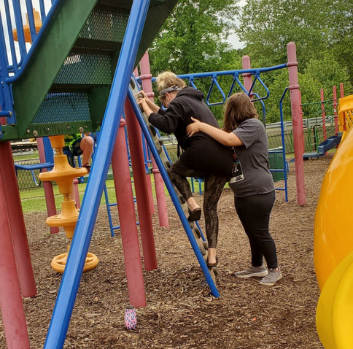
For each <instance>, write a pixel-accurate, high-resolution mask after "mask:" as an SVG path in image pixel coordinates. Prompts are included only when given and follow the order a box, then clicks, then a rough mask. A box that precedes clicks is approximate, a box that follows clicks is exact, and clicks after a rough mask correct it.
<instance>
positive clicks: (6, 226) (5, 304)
mask: <svg viewBox="0 0 353 349" xmlns="http://www.w3.org/2000/svg"><path fill="white" fill-rule="evenodd" d="M7 143H8V144H9V142H6V143H0V144H1V152H0V154H1V157H2V162H1V166H0V168H2V167H3V166H4V161H3V150H4V149H3V148H4V145H5V146H6V145H7ZM7 186H8V184H7V178H6V177H4V174H3V172H2V171H1V172H0V212H1V214H0V227H1V228H0V256H1V263H0V280H1V281H0V309H1V315H2V321H3V324H4V331H5V336H6V342H7V348H8V349H18V348H23V349H30V345H29V339H28V333H27V326H26V318H25V314H24V310H23V305H22V297H21V290H20V284H19V281H18V277H17V270H16V262H15V255H14V250H13V246H12V241H11V236H10V222H9V219H8V212H9V207H8V205H7V201H6V196H7V195H6V190H5V187H7Z"/></svg>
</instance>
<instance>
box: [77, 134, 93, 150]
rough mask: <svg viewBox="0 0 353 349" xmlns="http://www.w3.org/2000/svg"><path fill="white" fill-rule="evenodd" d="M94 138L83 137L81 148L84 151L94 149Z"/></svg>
mask: <svg viewBox="0 0 353 349" xmlns="http://www.w3.org/2000/svg"><path fill="white" fill-rule="evenodd" d="M93 144H94V139H93V138H92V137H91V136H85V137H83V138H82V139H81V143H80V148H81V149H82V151H83V150H84V149H86V148H87V149H93Z"/></svg>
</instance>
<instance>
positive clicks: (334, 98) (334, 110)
mask: <svg viewBox="0 0 353 349" xmlns="http://www.w3.org/2000/svg"><path fill="white" fill-rule="evenodd" d="M332 94H333V116H334V120H335V135H336V136H337V134H338V116H337V90H336V86H333V88H332Z"/></svg>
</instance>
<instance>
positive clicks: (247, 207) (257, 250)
mask: <svg viewBox="0 0 353 349" xmlns="http://www.w3.org/2000/svg"><path fill="white" fill-rule="evenodd" d="M274 201H275V191H272V192H270V193H267V194H260V195H251V196H245V197H234V204H235V209H236V211H237V213H238V216H239V219H240V221H241V223H242V225H243V227H244V230H245V233H246V235H247V236H248V238H249V241H250V248H251V263H252V265H253V266H254V267H259V266H261V265H262V260H263V257H265V260H266V263H267V267H268V268H271V269H272V268H277V253H276V245H275V242H274V241H273V239H272V236H271V235H270V232H269V222H270V214H271V210H272V207H273V204H274Z"/></svg>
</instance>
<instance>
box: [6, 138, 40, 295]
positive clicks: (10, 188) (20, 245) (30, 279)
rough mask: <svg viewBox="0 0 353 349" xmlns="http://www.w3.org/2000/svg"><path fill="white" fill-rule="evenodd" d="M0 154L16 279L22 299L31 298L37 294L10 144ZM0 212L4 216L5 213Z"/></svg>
mask: <svg viewBox="0 0 353 349" xmlns="http://www.w3.org/2000/svg"><path fill="white" fill-rule="evenodd" d="M0 154H1V158H2V160H1V166H0V176H1V178H3V183H6V185H5V186H4V188H3V191H4V200H5V202H6V209H7V215H8V221H9V224H10V232H11V238H12V244H13V252H14V254H15V259H16V265H17V270H18V278H19V281H20V285H21V291H22V295H23V297H32V296H34V295H35V294H36V293H37V290H36V284H35V281H34V274H33V269H32V263H31V255H30V252H29V247H28V240H27V234H26V227H25V222H24V218H23V211H22V206H21V198H20V193H19V190H18V184H17V178H16V172H15V165H14V162H13V157H12V151H11V144H10V142H1V143H0ZM1 212H2V214H5V215H6V211H1ZM1 258H2V257H1ZM0 282H2V281H0Z"/></svg>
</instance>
